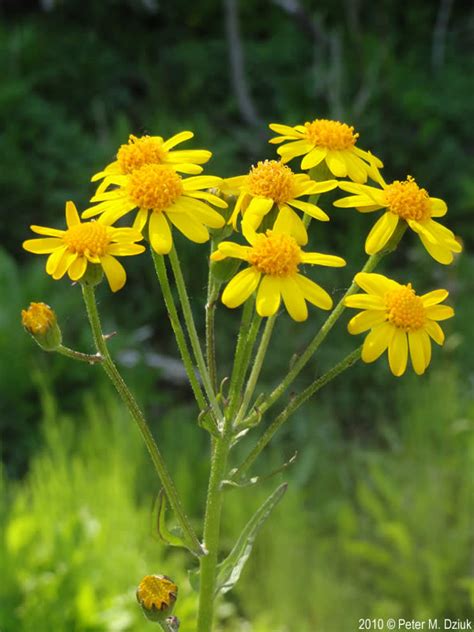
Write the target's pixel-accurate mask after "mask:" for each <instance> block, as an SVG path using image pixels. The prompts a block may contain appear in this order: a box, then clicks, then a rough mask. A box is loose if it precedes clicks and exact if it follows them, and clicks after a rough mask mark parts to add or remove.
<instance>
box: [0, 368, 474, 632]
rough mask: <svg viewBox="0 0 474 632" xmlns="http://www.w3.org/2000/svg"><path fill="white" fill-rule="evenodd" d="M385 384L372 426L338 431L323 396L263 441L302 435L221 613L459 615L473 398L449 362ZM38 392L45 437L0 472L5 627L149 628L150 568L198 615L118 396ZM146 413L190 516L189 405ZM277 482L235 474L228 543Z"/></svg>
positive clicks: (185, 563)
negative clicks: (23, 470)
mask: <svg viewBox="0 0 474 632" xmlns="http://www.w3.org/2000/svg"><path fill="white" fill-rule="evenodd" d="M397 401H398V404H397V408H396V409H392V411H391V420H390V423H388V424H385V425H383V426H378V431H377V437H375V438H374V439H376V440H375V441H373V442H369V443H367V442H366V441H360V440H359V439H354V440H351V441H349V442H348V441H347V440H345V439H344V438H343V436H342V435H341V433H340V431H339V430H338V425H337V424H336V423H334V418H333V417H332V411H331V409H330V407H329V406H328V405H327V404H326V405H324V403H323V405H319V406H314V405H313V406H310V407H308V409H307V410H306V411H305V412H304V413H300V414H299V415H298V416H297V417H296V418H295V419H294V420H293V422H292V423H293V425H294V426H295V428H294V430H295V433H294V435H293V437H294V438H293V439H291V438H290V436H289V435H287V437H286V438H285V439H284V440H283V441H281V442H280V444H279V445H276V446H274V447H273V449H272V450H271V451H270V453H269V454H267V460H266V466H267V467H269V468H271V467H272V465H275V464H278V463H279V462H280V461H281V459H282V458H284V456H285V455H286V454H287V452H288V451H291V450H293V448H294V447H295V446H296V447H297V446H299V445H300V444H301V438H302V437H301V436H299V437H298V435H299V434H300V435H301V434H304V440H305V445H306V449H305V451H304V453H302V454H301V457H300V458H298V459H297V461H296V463H295V464H294V465H292V467H291V469H289V470H288V471H287V472H286V473H285V478H286V479H289V481H290V487H289V490H288V493H287V495H286V497H285V500H284V502H283V503H282V504H281V505H280V506H279V507H278V508H277V510H276V512H275V515H274V516H272V520H271V521H270V522H269V523H268V524H267V525H265V527H264V529H263V532H262V534H260V535H259V537H258V538H257V541H256V546H255V553H254V556H252V557H251V558H250V560H249V562H248V565H247V566H246V568H245V569H244V572H243V577H242V581H241V582H240V583H239V584H238V585H237V589H236V594H235V595H233V594H231V596H230V600H226V601H224V602H222V603H221V604H220V606H219V608H218V614H219V621H220V623H219V626H218V630H220V631H221V632H224V631H225V632H244V631H245V630H249V629H251V630H254V631H255V632H276V631H277V630H279V631H281V632H293V630H294V629H295V622H298V630H299V631H301V632H313V631H314V630H315V629H317V630H319V631H320V632H334V630H338V631H339V630H340V631H341V632H346V631H349V630H352V629H354V625H355V622H356V621H357V620H358V618H359V617H364V618H373V617H384V618H386V617H389V616H393V617H405V618H409V619H411V618H415V619H419V620H423V619H426V618H429V617H431V618H434V617H439V618H443V617H451V618H461V619H462V618H464V617H468V616H469V613H470V612H471V608H472V605H473V603H474V602H473V598H474V583H473V580H472V576H470V574H469V573H470V557H471V554H472V520H471V516H470V515H469V513H468V512H467V511H466V507H467V506H468V505H469V504H470V503H471V502H472V497H473V493H474V489H473V480H472V477H469V476H466V472H468V471H472V467H473V466H474V443H473V438H474V426H473V419H474V415H473V413H474V410H473V405H472V401H470V400H469V397H468V396H467V395H466V394H465V393H463V392H462V383H461V382H460V381H459V379H458V376H457V374H456V371H454V370H439V371H437V372H435V373H433V375H432V376H431V378H430V379H429V380H427V381H426V382H425V383H423V384H422V385H421V386H420V385H416V386H415V383H414V382H411V383H407V384H404V385H402V386H400V389H399V392H398V398H397ZM42 406H43V410H44V420H43V424H42V434H41V443H42V446H41V449H40V450H39V452H38V454H37V455H36V456H35V457H34V458H33V460H32V463H31V467H30V470H29V473H28V474H27V476H26V477H25V479H24V480H23V481H22V482H21V483H20V482H17V483H9V482H8V481H6V480H5V479H3V488H4V489H3V490H2V495H1V498H2V503H1V505H0V510H1V511H0V515H1V519H2V523H3V525H4V529H5V539H4V540H2V544H1V551H0V557H1V561H2V569H3V574H2V583H1V587H0V595H1V601H2V609H1V611H0V627H1V629H2V630H4V632H17V630H22V631H25V632H28V631H29V630H35V632H43V631H44V632H46V631H47V630H51V629H54V630H55V632H62V631H63V630H64V632H65V631H66V630H71V629H73V630H78V631H82V630H84V631H86V630H87V631H92V630H94V631H95V632H100V631H104V632H128V631H130V632H131V631H132V630H133V631H135V630H142V629H143V630H145V629H148V627H149V623H147V622H146V621H145V620H144V619H143V615H142V614H141V613H140V610H139V608H138V606H137V605H136V604H135V599H134V589H135V587H136V584H137V583H138V581H139V580H140V579H141V577H142V576H143V575H144V574H147V573H150V572H153V573H155V572H158V573H160V572H161V573H166V574H168V575H170V576H171V577H173V579H174V580H175V581H176V582H177V583H178V585H179V599H178V603H177V608H176V612H177V614H178V615H179V617H180V618H181V619H182V625H183V630H185V631H186V630H192V629H193V620H194V617H195V613H196V610H195V609H196V595H195V594H194V593H193V592H192V589H191V587H190V585H189V582H188V579H187V578H186V574H185V569H186V568H187V567H189V564H190V562H191V563H192V561H191V560H190V559H189V557H188V556H187V554H186V553H181V552H179V551H176V550H175V549H174V550H173V551H172V552H171V553H169V552H168V551H166V550H165V549H164V547H163V544H162V543H161V542H160V541H159V540H157V536H156V533H154V528H153V525H152V523H151V516H152V511H151V507H152V503H153V500H154V498H155V497H156V493H157V491H158V486H157V481H156V479H155V477H154V474H153V472H152V470H151V468H149V467H148V465H149V464H148V456H147V454H146V453H145V450H144V448H143V446H142V444H141V440H140V437H139V435H138V432H137V430H136V429H135V428H134V427H133V425H132V424H131V422H130V420H129V419H128V417H127V415H126V413H125V411H124V410H123V409H122V408H121V406H120V405H119V404H117V403H116V401H115V397H114V396H113V395H112V393H110V391H109V390H108V389H107V390H103V389H101V394H100V396H98V397H97V396H96V397H91V396H88V397H86V398H84V399H83V401H82V403H81V405H80V406H79V410H78V411H76V412H75V413H74V415H64V414H61V413H60V412H59V411H58V408H57V407H58V402H57V401H56V400H55V399H54V398H52V397H51V395H50V394H49V393H48V392H47V391H45V392H43V396H42ZM155 418H157V417H156V416H155ZM397 422H398V423H397ZM154 431H155V434H156V436H157V437H158V440H159V441H160V444H161V446H162V448H163V451H164V452H165V453H166V455H167V457H168V461H169V463H170V465H171V468H172V470H173V473H174V475H175V476H176V479H177V484H178V487H179V488H180V491H182V492H183V494H184V497H185V498H186V506H187V509H188V510H189V511H190V513H191V515H192V516H193V517H194V518H196V519H197V518H198V514H199V513H200V503H201V501H202V498H200V494H201V493H202V490H203V489H204V487H205V481H206V478H207V474H208V472H207V469H208V464H207V462H206V459H205V458H203V457H204V455H205V454H206V447H205V442H203V441H202V433H201V432H200V431H199V429H198V428H197V427H196V426H195V425H194V424H193V423H192V412H191V411H190V409H189V408H181V409H179V408H177V409H175V410H173V411H172V412H171V413H168V414H165V415H160V416H159V422H158V423H156V424H154ZM199 437H201V439H200V438H199ZM377 443H378V444H379V445H377ZM236 456H237V455H236ZM236 456H235V457H234V458H236ZM190 463H192V464H193V467H190ZM335 463H337V467H334V464H335ZM278 478H281V475H279V477H278ZM275 485H276V481H274V480H272V481H267V482H266V483H264V484H262V485H260V486H257V487H255V488H253V489H244V490H238V489H231V490H229V492H228V493H227V494H226V496H225V512H224V525H223V528H224V534H225V535H224V541H223V546H224V549H228V550H230V548H231V547H232V545H233V543H234V541H235V538H236V537H237V536H238V534H239V531H240V530H241V528H242V527H243V525H244V524H245V523H246V521H247V520H248V518H249V517H250V515H251V514H252V512H253V510H254V509H255V508H256V507H257V506H258V505H259V503H261V502H262V501H263V499H264V498H265V497H266V495H267V494H268V493H269V491H270V490H271V489H273V488H274V487H275ZM341 604H344V607H341ZM249 621H251V622H252V624H251V627H249V625H250V624H249Z"/></svg>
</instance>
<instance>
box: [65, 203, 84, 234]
mask: <svg viewBox="0 0 474 632" xmlns="http://www.w3.org/2000/svg"><path fill="white" fill-rule="evenodd" d="M80 223H81V220H80V218H79V213H78V212H77V208H76V205H75V204H74V202H71V201H69V202H66V224H67V227H68V228H71V226H77V224H80Z"/></svg>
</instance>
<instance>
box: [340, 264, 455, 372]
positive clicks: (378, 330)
mask: <svg viewBox="0 0 474 632" xmlns="http://www.w3.org/2000/svg"><path fill="white" fill-rule="evenodd" d="M355 281H356V283H357V284H358V285H359V286H360V287H361V288H362V289H363V290H365V291H366V292H367V294H354V295H352V296H348V297H347V298H346V300H345V304H346V306H347V307H355V308H357V309H362V310H364V311H362V312H360V313H359V314H357V316H354V318H352V319H351V320H350V322H349V325H348V330H349V333H351V334H360V333H362V332H364V331H368V330H369V329H370V333H369V334H368V335H367V337H366V339H365V341H364V346H363V348H362V360H364V362H374V361H375V360H377V358H378V357H380V356H381V355H382V353H383V352H384V351H385V350H386V349H387V348H388V361H389V364H390V370H391V371H392V373H393V374H394V375H396V376H397V377H399V376H400V375H403V373H405V369H406V366H407V361H408V350H409V351H410V358H411V363H412V365H413V368H414V370H415V373H417V374H418V375H422V374H423V373H424V372H425V369H426V368H427V366H428V365H429V363H430V360H431V341H430V338H432V339H433V340H434V341H435V342H436V343H437V344H439V345H442V344H443V343H444V333H443V330H442V329H441V327H440V326H439V325H438V322H437V321H439V320H446V319H447V318H451V317H452V316H453V315H454V310H453V309H452V307H449V306H448V305H439V303H441V302H442V301H444V300H445V298H446V297H447V296H448V292H447V291H446V290H434V291H433V292H428V294H424V295H423V296H417V295H416V293H415V290H414V289H413V288H412V286H411V283H408V285H400V284H399V283H397V282H396V281H392V280H391V279H388V278H387V277H385V276H383V275H381V274H367V273H364V272H360V273H359V274H356V276H355Z"/></svg>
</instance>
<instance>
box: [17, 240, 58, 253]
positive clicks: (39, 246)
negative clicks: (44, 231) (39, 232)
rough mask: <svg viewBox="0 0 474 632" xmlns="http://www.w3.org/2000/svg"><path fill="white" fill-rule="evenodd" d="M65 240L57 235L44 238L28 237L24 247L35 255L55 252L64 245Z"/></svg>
mask: <svg viewBox="0 0 474 632" xmlns="http://www.w3.org/2000/svg"><path fill="white" fill-rule="evenodd" d="M63 243H64V242H63V240H62V239H58V238H57V237H45V238H44V239H27V240H26V241H24V242H23V248H24V249H25V250H27V251H28V252H32V253H34V254H35V255H45V254H49V253H51V252H54V251H55V250H56V248H60V247H61V246H62V245H63Z"/></svg>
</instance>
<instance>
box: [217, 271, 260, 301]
mask: <svg viewBox="0 0 474 632" xmlns="http://www.w3.org/2000/svg"><path fill="white" fill-rule="evenodd" d="M260 276H261V274H260V272H258V270H256V269H255V268H253V267H251V268H246V269H245V270H241V271H240V272H238V273H237V274H236V275H235V277H234V278H233V279H231V281H229V283H228V284H227V287H226V288H225V290H224V292H223V293H222V302H223V303H224V305H226V307H230V308H231V309H233V308H234V307H238V306H239V305H242V303H244V302H245V301H246V300H247V299H248V298H249V296H250V295H251V294H252V293H253V292H254V291H255V290H256V289H257V285H258V282H259V281H260Z"/></svg>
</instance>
